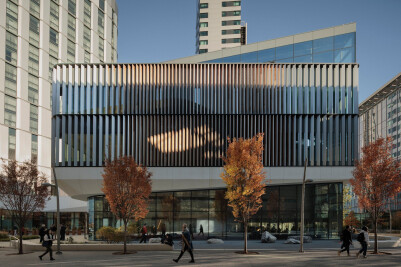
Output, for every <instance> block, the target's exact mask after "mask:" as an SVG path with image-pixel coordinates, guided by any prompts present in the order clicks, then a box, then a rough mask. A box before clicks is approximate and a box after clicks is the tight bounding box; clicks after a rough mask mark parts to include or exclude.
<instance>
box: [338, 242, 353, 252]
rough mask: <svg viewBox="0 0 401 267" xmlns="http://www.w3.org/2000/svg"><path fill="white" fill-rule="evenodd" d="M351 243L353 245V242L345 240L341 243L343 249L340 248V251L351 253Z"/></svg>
mask: <svg viewBox="0 0 401 267" xmlns="http://www.w3.org/2000/svg"><path fill="white" fill-rule="evenodd" d="M350 245H351V244H350V243H348V242H343V244H342V245H341V250H340V252H344V251H347V253H348V254H349V246H350Z"/></svg>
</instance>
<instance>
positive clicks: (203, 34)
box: [199, 31, 208, 36]
mask: <svg viewBox="0 0 401 267" xmlns="http://www.w3.org/2000/svg"><path fill="white" fill-rule="evenodd" d="M207 35H208V32H207V31H202V32H199V36H207Z"/></svg>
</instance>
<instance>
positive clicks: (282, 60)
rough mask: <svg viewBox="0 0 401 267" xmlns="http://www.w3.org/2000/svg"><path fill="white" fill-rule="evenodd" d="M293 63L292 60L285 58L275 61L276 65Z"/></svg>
mask: <svg viewBox="0 0 401 267" xmlns="http://www.w3.org/2000/svg"><path fill="white" fill-rule="evenodd" d="M293 61H294V58H292V57H291V58H285V59H280V60H277V61H276V62H277V63H292V62H293Z"/></svg>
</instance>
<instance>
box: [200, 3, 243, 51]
mask: <svg viewBox="0 0 401 267" xmlns="http://www.w3.org/2000/svg"><path fill="white" fill-rule="evenodd" d="M243 44H246V24H245V23H243V22H241V1H222V0H198V5H197V18H196V53H197V54H202V53H207V52H212V51H216V50H221V49H224V48H227V47H235V46H240V45H243Z"/></svg>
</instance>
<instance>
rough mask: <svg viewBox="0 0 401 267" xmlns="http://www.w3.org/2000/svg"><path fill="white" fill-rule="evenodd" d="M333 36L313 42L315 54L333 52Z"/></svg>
mask: <svg viewBox="0 0 401 267" xmlns="http://www.w3.org/2000/svg"><path fill="white" fill-rule="evenodd" d="M333 40H334V38H333V36H330V37H327V38H321V39H316V40H313V53H319V52H323V51H327V50H333Z"/></svg>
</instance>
